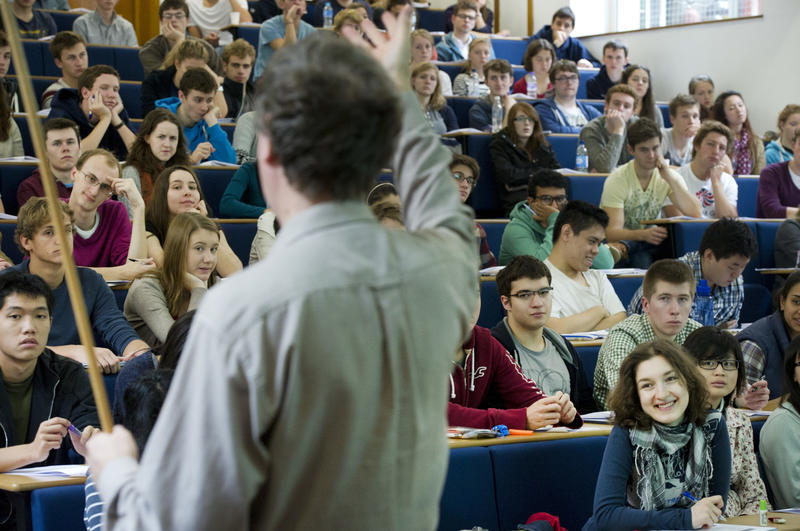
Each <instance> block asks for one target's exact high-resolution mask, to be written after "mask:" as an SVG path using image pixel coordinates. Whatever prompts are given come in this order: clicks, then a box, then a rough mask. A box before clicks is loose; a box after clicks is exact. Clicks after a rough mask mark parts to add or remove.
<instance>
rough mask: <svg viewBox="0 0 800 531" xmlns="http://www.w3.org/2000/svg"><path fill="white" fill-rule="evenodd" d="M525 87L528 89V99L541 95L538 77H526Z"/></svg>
mask: <svg viewBox="0 0 800 531" xmlns="http://www.w3.org/2000/svg"><path fill="white" fill-rule="evenodd" d="M525 85H526V86H527V88H528V97H529V98H535V97H537V96H538V95H539V92H538V87H537V86H536V76H527V75H526V76H525Z"/></svg>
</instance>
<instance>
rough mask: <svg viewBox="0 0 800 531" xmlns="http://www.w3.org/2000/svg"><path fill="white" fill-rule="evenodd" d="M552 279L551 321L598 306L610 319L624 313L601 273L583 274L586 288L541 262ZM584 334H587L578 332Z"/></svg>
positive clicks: (589, 272) (546, 263)
mask: <svg viewBox="0 0 800 531" xmlns="http://www.w3.org/2000/svg"><path fill="white" fill-rule="evenodd" d="M544 263H545V265H547V267H548V268H549V269H550V274H551V275H553V283H552V286H553V307H552V309H551V310H550V315H551V316H552V317H556V318H560V317H569V316H570V315H575V314H577V313H581V312H585V311H586V310H588V309H589V308H591V307H593V306H597V305H598V304H599V305H601V306H603V307H604V308H605V309H606V310H608V312H609V313H610V314H611V315H614V314H615V313H619V312H624V311H625V307H623V306H622V302H621V301H620V300H619V297H617V293H616V292H615V291H614V286H612V285H611V282H610V281H609V280H608V278H607V277H606V275H605V273H603V272H602V271H597V270H595V269H589V270H588V271H584V272H583V273H582V274H583V278H584V279H585V280H586V283H587V284H588V286H584V285H583V284H580V283H578V282H575V281H574V280H572V279H571V278H569V277H568V276H567V275H565V274H564V273H562V272H561V271H560V270H559V269H558V268H557V267H556V266H554V265H553V264H552V263H550V260H545V261H544ZM579 332H588V330H579Z"/></svg>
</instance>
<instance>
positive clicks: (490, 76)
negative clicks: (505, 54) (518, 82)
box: [469, 59, 516, 131]
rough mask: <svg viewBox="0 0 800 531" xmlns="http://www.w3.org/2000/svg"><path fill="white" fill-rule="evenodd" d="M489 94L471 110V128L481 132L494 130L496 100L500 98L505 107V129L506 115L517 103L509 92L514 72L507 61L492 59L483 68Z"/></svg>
mask: <svg viewBox="0 0 800 531" xmlns="http://www.w3.org/2000/svg"><path fill="white" fill-rule="evenodd" d="M483 74H484V76H486V84H487V85H488V86H489V94H487V95H486V96H484V97H482V98H480V99H479V100H478V101H476V102H475V103H474V104H473V105H472V107H470V109H469V126H470V127H472V128H474V129H478V130H480V131H489V130H491V128H492V106H493V105H494V100H495V98H500V103H501V104H502V105H503V127H505V126H506V114H507V113H508V110H509V109H510V108H511V107H512V106H513V105H514V103H516V100H515V99H514V98H512V97H511V96H510V95H509V94H508V91H509V89H510V88H511V82H512V81H513V80H514V71H513V70H512V69H511V65H510V64H509V63H508V61H506V60H505V59H492V60H491V61H489V62H488V63H486V66H484V67H483Z"/></svg>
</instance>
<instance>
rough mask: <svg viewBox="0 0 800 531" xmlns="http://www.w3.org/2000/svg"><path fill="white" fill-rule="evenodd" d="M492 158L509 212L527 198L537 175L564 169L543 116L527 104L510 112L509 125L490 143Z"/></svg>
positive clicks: (504, 209)
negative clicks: (550, 140) (544, 170)
mask: <svg viewBox="0 0 800 531" xmlns="http://www.w3.org/2000/svg"><path fill="white" fill-rule="evenodd" d="M512 101H513V100H512ZM489 155H490V156H491V157H492V166H493V168H494V178H495V185H496V187H497V195H498V196H499V197H500V202H501V203H502V206H503V211H504V212H505V213H508V212H511V210H512V209H513V208H514V207H515V205H517V204H518V203H519V202H520V201H523V200H524V199H525V193H526V190H527V188H528V181H529V180H530V178H531V176H532V175H533V174H534V172H536V171H537V170H540V169H555V168H559V167H560V165H559V164H558V159H556V155H555V153H554V152H553V148H552V147H550V144H549V143H548V142H547V139H546V138H545V136H544V133H543V132H542V123H541V121H540V120H539V114H538V113H537V112H536V110H535V109H534V108H533V107H531V106H530V104H528V103H525V102H519V103H515V104H514V105H513V106H512V107H511V109H510V110H509V111H508V119H507V125H506V126H505V127H503V129H501V130H500V131H499V132H497V133H495V134H494V136H492V140H491V142H489Z"/></svg>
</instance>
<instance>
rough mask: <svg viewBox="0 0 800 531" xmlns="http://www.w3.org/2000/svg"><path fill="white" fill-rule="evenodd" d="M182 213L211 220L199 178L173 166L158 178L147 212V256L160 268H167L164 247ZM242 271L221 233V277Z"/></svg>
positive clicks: (219, 267)
mask: <svg viewBox="0 0 800 531" xmlns="http://www.w3.org/2000/svg"><path fill="white" fill-rule="evenodd" d="M181 212H199V213H200V214H203V215H204V216H208V209H207V208H206V202H205V198H204V197H203V191H202V190H201V189H200V183H199V182H198V181H197V176H196V175H195V174H194V172H193V171H192V169H191V168H189V167H188V166H172V167H171V168H167V169H165V170H164V171H162V172H161V173H160V174H159V175H158V177H156V182H155V186H154V187H153V196H152V198H151V199H150V203H149V204H148V205H147V207H146V208H145V226H146V229H147V254H148V256H150V257H151V258H153V260H155V263H156V265H157V266H158V267H164V250H163V248H162V244H163V242H164V241H165V239H166V237H167V229H168V228H169V224H170V222H171V221H172V219H173V218H174V217H175V216H176V215H177V214H180V213H181ZM241 269H242V262H241V261H240V260H239V258H238V257H237V256H236V253H234V252H233V250H232V249H231V247H230V245H228V240H227V239H225V233H224V232H222V231H220V233H219V251H218V264H217V271H218V272H219V275H220V276H222V277H226V276H229V275H232V274H234V273H235V272H237V271H239V270H241Z"/></svg>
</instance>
